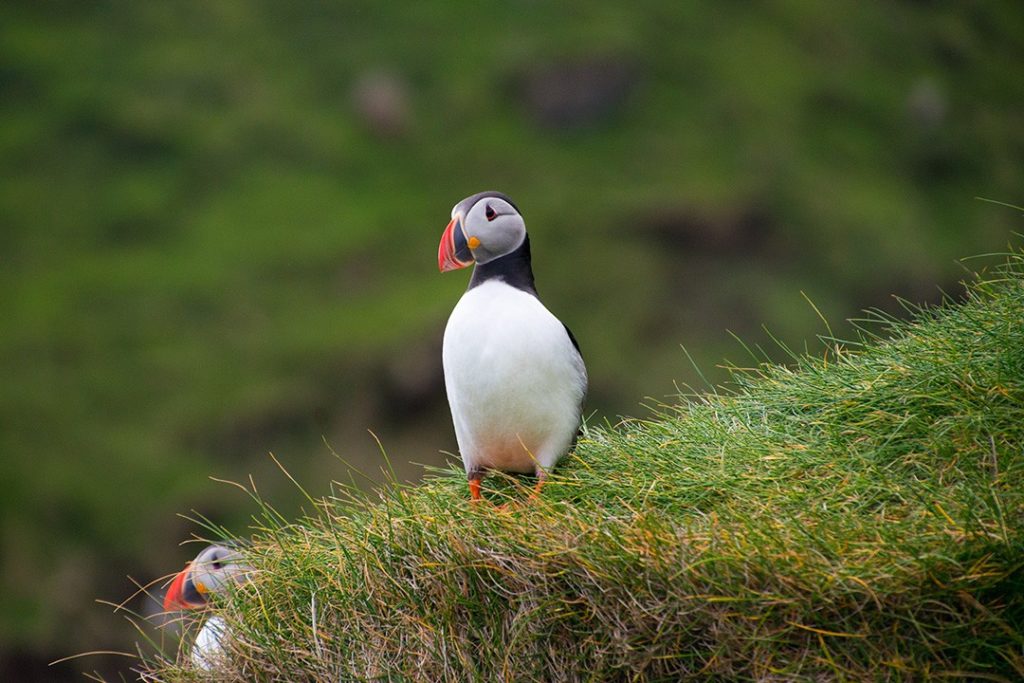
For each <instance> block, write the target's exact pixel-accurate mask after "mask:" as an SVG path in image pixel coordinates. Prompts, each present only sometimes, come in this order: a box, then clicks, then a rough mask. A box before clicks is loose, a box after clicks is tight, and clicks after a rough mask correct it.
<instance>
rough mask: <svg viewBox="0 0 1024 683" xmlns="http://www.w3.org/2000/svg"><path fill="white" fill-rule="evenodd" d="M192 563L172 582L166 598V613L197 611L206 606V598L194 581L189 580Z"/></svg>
mask: <svg viewBox="0 0 1024 683" xmlns="http://www.w3.org/2000/svg"><path fill="white" fill-rule="evenodd" d="M191 567H192V563H191V562H190V563H188V564H186V565H185V568H184V569H182V570H181V571H180V572H178V575H177V576H175V577H174V580H173V581H171V586H170V588H168V589H167V595H165V596H164V611H165V612H172V611H174V610H182V609H195V608H197V607H202V606H203V605H205V604H206V598H205V597H203V594H202V593H200V592H199V590H197V589H196V586H195V584H194V583H192V579H191V578H189V574H190V571H189V570H190V569H191Z"/></svg>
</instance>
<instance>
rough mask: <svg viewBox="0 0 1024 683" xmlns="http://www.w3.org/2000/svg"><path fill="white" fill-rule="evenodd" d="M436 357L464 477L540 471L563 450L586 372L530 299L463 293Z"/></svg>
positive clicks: (498, 287)
mask: <svg viewBox="0 0 1024 683" xmlns="http://www.w3.org/2000/svg"><path fill="white" fill-rule="evenodd" d="M442 355H443V361H444V377H445V385H446V389H447V392H448V403H449V405H450V406H451V410H452V420H453V422H454V423H455V435H456V438H457V439H458V442H459V451H460V453H461V455H462V460H463V463H464V464H465V466H466V471H467V472H469V471H472V470H474V469H480V468H484V469H497V470H503V471H507V472H525V473H529V472H535V471H537V470H538V468H543V469H545V470H547V469H550V468H551V467H553V466H554V464H555V462H557V460H558V459H559V458H561V457H562V456H563V455H564V454H565V452H566V451H567V450H568V449H569V446H570V445H571V443H572V440H573V437H574V436H575V435H576V430H577V429H578V428H579V424H580V411H581V404H582V401H583V395H584V393H585V392H586V386H587V374H586V369H585V368H584V366H583V359H582V358H581V357H580V355H579V353H578V352H577V351H576V349H575V348H574V347H573V344H572V342H571V340H570V339H569V335H568V333H567V332H566V330H565V327H564V326H563V325H562V323H561V322H559V320H558V319H557V318H555V317H554V316H553V315H551V313H550V312H549V311H548V310H547V309H546V308H545V307H544V305H543V304H541V303H540V301H539V300H538V299H537V298H536V297H534V296H531V295H529V294H527V293H525V292H522V291H520V290H518V289H515V288H513V287H510V286H508V285H506V284H504V283H503V282H500V281H490V282H485V283H484V284H482V285H480V286H478V287H474V288H473V289H471V290H469V291H468V292H466V293H465V294H464V295H463V297H462V299H460V300H459V303H458V305H456V307H455V310H454V311H452V315H451V317H450V318H449V319H448V326H447V328H446V329H445V334H444V351H443V354H442Z"/></svg>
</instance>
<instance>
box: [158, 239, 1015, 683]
mask: <svg viewBox="0 0 1024 683" xmlns="http://www.w3.org/2000/svg"><path fill="white" fill-rule="evenodd" d="M913 313H914V320H913V321H912V322H910V323H903V322H897V321H895V320H892V319H890V318H887V317H885V316H882V315H871V316H869V317H868V319H867V320H864V321H860V323H859V327H860V329H861V330H862V334H861V335H860V339H859V340H857V341H838V340H836V339H826V340H825V342H826V344H825V347H826V348H825V349H824V351H823V352H822V353H819V354H817V355H795V356H794V357H793V361H792V363H791V364H789V365H787V366H781V365H776V364H768V363H762V364H757V367H756V368H754V369H747V370H739V369H735V368H734V377H735V382H736V385H735V386H734V387H733V388H732V389H730V390H729V391H720V392H718V393H711V394H708V395H697V394H693V395H686V396H681V397H680V400H679V402H678V404H677V405H673V406H663V407H661V408H660V409H659V411H658V414H657V415H656V416H655V417H654V418H652V419H650V420H630V421H627V422H624V423H622V424H619V425H615V426H605V427H593V426H591V427H589V428H587V429H586V433H585V436H584V438H583V439H582V440H581V441H580V443H579V446H578V448H577V449H576V451H575V453H574V454H573V455H572V456H570V457H568V458H567V459H566V460H565V461H564V463H563V464H562V465H561V466H560V467H559V468H558V470H557V471H556V473H555V474H554V476H552V478H551V481H550V483H549V484H548V485H547V486H546V487H545V489H544V491H543V493H542V495H541V497H540V499H539V500H535V501H526V500H524V498H525V495H526V493H525V488H524V485H523V484H522V483H520V482H518V481H516V480H512V479H502V478H492V479H489V480H488V481H487V483H488V486H487V488H488V495H489V496H490V498H491V499H492V500H494V501H498V500H501V499H504V498H506V497H508V498H510V499H511V500H512V501H513V502H512V503H511V504H510V505H509V506H508V507H507V508H505V509H499V508H497V507H496V506H493V505H490V504H484V505H477V506H473V505H471V504H470V503H469V502H468V500H467V495H466V490H465V482H464V478H463V476H462V475H461V473H459V472H456V471H450V472H442V473H438V474H437V476H435V477H432V478H430V479H428V480H427V481H426V482H425V483H423V484H422V485H419V486H414V487H398V486H393V487H388V488H386V489H384V490H382V491H381V492H380V494H379V498H378V499H376V500H372V501H365V500H362V501H361V500H359V499H356V498H354V497H352V496H350V495H349V493H348V492H347V491H346V490H345V489H341V488H339V489H337V495H336V496H335V497H333V498H329V499H326V500H322V501H315V506H316V508H315V510H312V509H311V510H310V511H309V512H310V515H309V516H308V517H307V518H305V519H302V520H300V521H298V522H295V523H289V522H287V521H286V520H285V519H284V518H282V517H280V516H278V515H276V514H275V513H274V512H273V510H272V509H271V508H270V507H269V506H267V505H266V504H265V503H262V502H261V503H260V511H261V512H260V514H261V518H260V522H259V525H258V528H257V530H256V533H255V534H254V536H253V538H252V547H251V550H250V551H249V552H250V555H251V558H252V561H253V563H254V564H255V565H256V566H257V567H258V568H259V572H258V574H257V575H256V577H255V579H254V580H253V581H252V582H251V583H250V584H248V585H246V586H244V587H242V588H241V589H239V590H237V591H235V592H234V593H233V595H231V596H230V597H229V598H228V599H227V600H225V601H223V602H222V603H221V604H219V605H218V606H217V607H216V609H217V610H219V611H221V612H222V613H223V614H224V615H225V617H226V618H227V619H228V620H229V621H230V622H232V623H233V628H234V630H235V633H236V634H237V638H236V640H235V641H234V642H233V651H232V660H231V665H230V668H229V669H228V670H226V671H223V672H220V674H219V675H218V679H219V680H247V681H248V680H305V679H309V680H451V681H455V680H458V681H465V680H479V681H494V680H517V681H520V680H537V681H550V680H593V681H604V680H663V681H675V680H680V679H692V680H815V681H820V680H865V679H872V680H887V679H888V680H907V679H912V680H922V679H942V680H944V679H948V678H960V679H962V678H971V679H983V680H997V681H1001V680H1006V681H1009V680H1019V678H1020V677H1022V676H1024V532H1022V529H1024V524H1022V523H1024V487H1022V485H1021V482H1022V481H1024V258H1022V257H1021V256H1020V255H1013V256H1011V257H1010V258H1009V259H1008V261H1007V265H1005V266H1003V267H1001V268H999V269H996V270H995V271H993V272H991V273H989V274H988V275H986V276H984V277H982V278H979V279H978V280H977V281H975V282H973V284H971V285H970V286H969V288H968V292H967V295H966V298H965V300H964V301H963V302H960V303H953V302H947V303H946V304H945V305H943V306H942V307H939V308H936V309H932V310H915V311H914V312H913ZM310 502H311V503H313V501H312V499H310ZM314 624H315V628H314ZM196 676H197V674H196V673H195V672H192V671H190V670H189V669H188V668H187V667H186V668H179V667H178V666H176V665H175V664H174V663H173V662H172V661H168V660H165V659H163V658H161V657H157V658H155V659H152V660H150V661H149V662H148V664H147V668H146V678H147V680H160V681H187V680H193V679H195V678H196Z"/></svg>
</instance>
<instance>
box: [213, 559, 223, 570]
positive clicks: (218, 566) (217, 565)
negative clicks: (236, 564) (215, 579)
mask: <svg viewBox="0 0 1024 683" xmlns="http://www.w3.org/2000/svg"><path fill="white" fill-rule="evenodd" d="M212 566H213V568H214V569H221V568H222V567H223V566H224V565H222V564H221V562H220V560H214V561H213V562H212Z"/></svg>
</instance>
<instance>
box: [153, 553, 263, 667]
mask: <svg viewBox="0 0 1024 683" xmlns="http://www.w3.org/2000/svg"><path fill="white" fill-rule="evenodd" d="M251 571H252V569H251V568H250V567H249V566H248V565H246V564H244V563H243V562H242V559H241V555H240V554H239V553H238V552H237V551H235V550H232V549H231V548H226V547H224V546H222V545H210V546H207V547H205V548H203V550H202V552H200V553H199V555H197V556H196V559H194V560H192V561H191V562H189V563H188V564H186V565H185V568H184V569H182V570H181V571H180V572H178V574H177V575H176V576H175V577H174V580H173V581H171V585H170V587H169V588H168V589H167V594H166V595H164V611H165V612H171V611H174V610H196V609H200V608H202V607H205V606H206V604H207V602H208V601H209V598H210V596H211V595H216V594H219V593H223V592H224V591H225V590H227V587H228V586H229V585H230V584H232V583H236V582H238V581H242V580H244V579H246V578H248V575H249V572H251ZM228 637H229V636H228V630H227V624H226V623H225V622H224V619H223V618H222V617H220V616H218V615H216V614H215V615H213V616H211V617H209V618H208V619H206V621H204V622H203V626H202V628H201V629H200V630H199V634H198V635H197V636H196V639H195V642H193V643H192V653H191V660H192V664H193V666H195V667H196V668H198V669H202V670H204V671H211V670H213V669H215V668H217V666H218V664H219V662H220V661H221V660H222V659H223V657H224V651H225V646H224V641H225V639H226V638H228Z"/></svg>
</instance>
